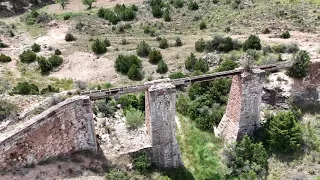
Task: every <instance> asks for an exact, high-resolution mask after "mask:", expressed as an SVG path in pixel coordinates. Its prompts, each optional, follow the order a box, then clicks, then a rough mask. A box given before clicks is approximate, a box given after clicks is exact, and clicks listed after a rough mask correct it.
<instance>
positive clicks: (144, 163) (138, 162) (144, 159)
mask: <svg viewBox="0 0 320 180" xmlns="http://www.w3.org/2000/svg"><path fill="white" fill-rule="evenodd" d="M133 167H134V169H136V170H138V171H140V172H142V173H143V172H146V170H148V169H149V168H150V167H151V161H150V157H149V156H148V155H147V154H146V153H142V154H141V155H140V156H139V157H137V158H135V159H134V161H133Z"/></svg>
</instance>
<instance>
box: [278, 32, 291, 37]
mask: <svg viewBox="0 0 320 180" xmlns="http://www.w3.org/2000/svg"><path fill="white" fill-rule="evenodd" d="M280 37H281V38H282V39H289V38H290V37H291V35H290V33H289V31H285V32H283V33H282V34H281V35H280Z"/></svg>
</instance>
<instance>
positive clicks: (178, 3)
mask: <svg viewBox="0 0 320 180" xmlns="http://www.w3.org/2000/svg"><path fill="white" fill-rule="evenodd" d="M173 6H174V7H175V8H182V7H183V1H182V0H174V1H173Z"/></svg>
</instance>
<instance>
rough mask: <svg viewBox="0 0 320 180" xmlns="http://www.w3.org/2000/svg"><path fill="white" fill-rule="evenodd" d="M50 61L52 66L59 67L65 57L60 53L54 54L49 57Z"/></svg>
mask: <svg viewBox="0 0 320 180" xmlns="http://www.w3.org/2000/svg"><path fill="white" fill-rule="evenodd" d="M48 61H49V62H50V63H51V65H52V67H58V66H60V65H61V64H62V63H63V58H62V57H60V56H58V55H52V56H50V57H49V58H48Z"/></svg>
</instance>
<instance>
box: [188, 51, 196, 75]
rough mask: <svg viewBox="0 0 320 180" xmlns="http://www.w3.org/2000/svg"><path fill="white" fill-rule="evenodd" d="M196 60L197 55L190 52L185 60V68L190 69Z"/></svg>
mask: <svg viewBox="0 0 320 180" xmlns="http://www.w3.org/2000/svg"><path fill="white" fill-rule="evenodd" d="M196 62H197V57H196V56H195V55H194V54H193V53H191V54H190V56H189V57H188V58H187V60H186V62H185V67H186V69H187V70H189V71H192V70H193V67H194V65H195V64H196Z"/></svg>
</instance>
